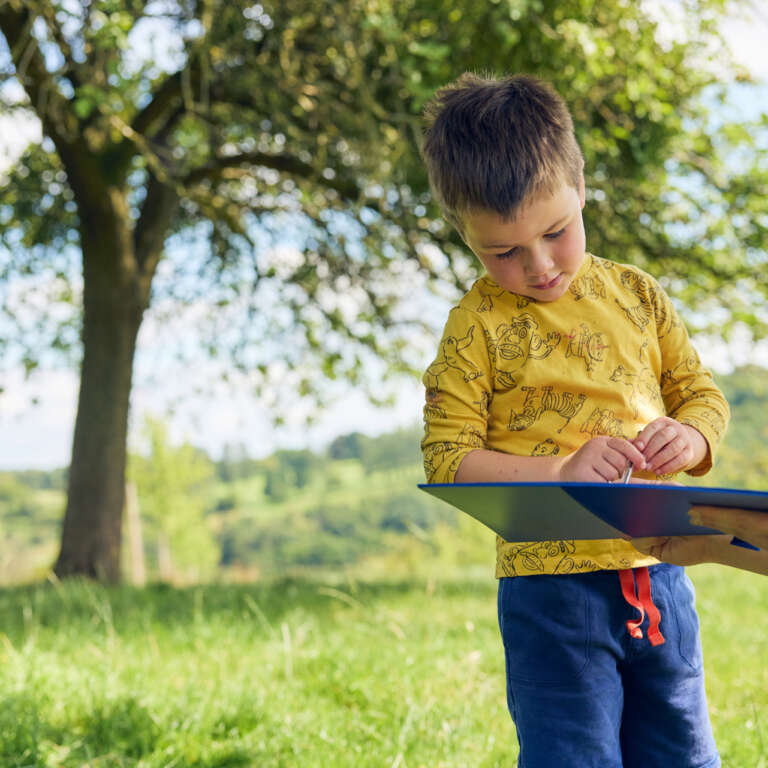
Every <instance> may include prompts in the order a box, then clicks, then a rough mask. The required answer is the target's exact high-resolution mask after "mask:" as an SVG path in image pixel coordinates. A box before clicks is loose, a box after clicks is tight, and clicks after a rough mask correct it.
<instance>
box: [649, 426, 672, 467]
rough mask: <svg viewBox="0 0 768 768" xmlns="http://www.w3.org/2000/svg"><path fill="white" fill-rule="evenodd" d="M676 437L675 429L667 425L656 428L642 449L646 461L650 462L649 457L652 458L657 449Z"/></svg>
mask: <svg viewBox="0 0 768 768" xmlns="http://www.w3.org/2000/svg"><path fill="white" fill-rule="evenodd" d="M678 437H679V435H678V433H677V430H676V429H675V428H674V427H672V426H669V425H663V426H662V427H660V428H659V429H658V430H656V432H654V434H653V435H652V436H651V437H650V438H649V440H648V441H647V442H646V444H645V449H644V450H643V456H645V460H646V462H648V464H650V463H651V459H653V458H654V457H655V456H656V454H657V453H659V451H661V450H662V449H663V448H664V447H665V446H667V445H669V443H671V442H672V441H673V440H675V439H677V438H678Z"/></svg>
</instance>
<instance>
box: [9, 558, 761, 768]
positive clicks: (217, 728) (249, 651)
mask: <svg viewBox="0 0 768 768" xmlns="http://www.w3.org/2000/svg"><path fill="white" fill-rule="evenodd" d="M689 573H690V574H691V577H692V579H693V580H694V583H695V584H696V587H697V593H698V605H699V612H700V616H701V622H702V638H703V644H704V652H705V659H706V669H707V688H708V692H709V701H710V710H711V716H712V720H713V724H714V728H715V734H716V737H717V740H718V745H719V748H720V751H721V754H722V757H723V765H724V766H726V767H727V768H766V767H767V766H768V718H767V717H766V715H767V714H768V588H766V587H767V585H768V583H767V582H766V581H765V579H764V578H761V577H758V576H753V575H750V574H745V573H742V572H738V571H734V570H730V569H726V568H722V567H719V566H697V567H695V568H691V569H689ZM0 688H1V689H2V698H1V699H0V765H2V766H3V767H4V768H5V767H7V768H11V767H13V768H21V767H22V766H24V768H43V766H45V768H53V767H54V766H55V767H56V768H65V767H67V768H70V767H71V768H74V767H75V766H77V767H78V768H80V767H82V766H89V767H92V768H97V767H98V768H107V767H109V768H117V766H139V767H141V768H161V767H162V768H184V767H185V766H196V767H199V768H224V766H232V767H234V766H259V767H263V768H277V767H278V766H279V767H280V768H283V767H284V768H294V767H295V766H301V767H302V768H303V767H304V766H306V767H307V768H314V767H315V766H317V767H320V766H323V767H324V768H328V767H329V766H330V767H333V768H336V767H337V766H338V767H339V768H342V767H344V766H355V768H365V767H367V766H370V767H371V768H373V767H374V766H376V768H379V767H380V766H386V768H417V767H420V766H424V767H425V768H427V767H428V768H436V767H438V766H442V767H445V768H448V767H451V768H459V767H464V766H471V767H472V768H491V766H511V765H514V761H515V757H516V753H517V748H516V740H515V735H514V729H513V726H512V723H511V721H510V719H509V716H508V714H507V711H506V705H505V696H504V682H503V654H502V653H501V646H500V641H499V637H498V628H497V624H496V615H495V581H494V580H493V578H492V577H491V566H490V564H489V567H488V569H487V571H485V572H482V573H479V572H477V571H470V572H464V573H462V572H461V571H460V570H457V569H455V568H454V569H450V570H448V571H446V572H445V573H443V574H440V573H433V574H432V575H429V576H424V577H421V576H419V577H412V578H394V577H392V578H389V579H387V578H385V577H377V578H376V579H375V580H363V579H354V580H353V579H351V578H348V579H343V580H340V579H339V577H338V576H337V578H336V579H331V578H330V577H329V576H328V575H326V576H325V577H321V576H318V577H316V578H303V579H282V580H278V581H272V582H260V583H253V584H223V583H220V584H207V585H200V586H190V587H186V588H180V587H171V586H167V585H160V584H158V585H151V586H148V587H146V588H143V589H138V588H134V587H127V586H124V587H112V588H108V587H101V586H97V585H94V584H91V583H87V582H77V581H75V582H67V583H64V584H61V583H57V582H56V581H55V580H52V581H51V582H49V583H43V584H37V585H28V586H19V587H13V588H6V589H3V590H2V591H0Z"/></svg>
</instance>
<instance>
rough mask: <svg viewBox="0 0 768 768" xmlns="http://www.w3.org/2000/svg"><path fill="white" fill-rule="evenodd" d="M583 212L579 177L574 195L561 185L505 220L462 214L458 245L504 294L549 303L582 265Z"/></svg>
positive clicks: (481, 213) (479, 213) (489, 213)
mask: <svg viewBox="0 0 768 768" xmlns="http://www.w3.org/2000/svg"><path fill="white" fill-rule="evenodd" d="M583 207H584V179H583V177H582V178H581V180H580V181H579V187H578V189H576V188H574V187H572V186H571V185H570V184H566V183H563V184H562V185H561V186H560V187H559V188H558V189H557V190H556V191H555V193H554V194H553V195H552V196H551V197H545V198H539V199H536V200H533V201H531V202H530V203H527V204H526V205H525V206H524V207H523V208H521V209H520V210H519V212H518V213H517V216H516V217H515V218H514V219H511V220H508V219H505V218H503V217H502V216H500V215H499V214H498V213H496V212H495V211H488V210H479V211H473V212H471V213H467V214H465V215H464V217H463V218H462V224H463V229H464V232H463V237H464V242H465V243H466V244H467V245H468V246H469V247H470V249H471V250H472V252H473V253H474V254H475V256H477V258H478V259H480V261H481V262H482V264H483V266H484V267H485V268H486V270H487V272H488V274H489V275H490V277H491V278H492V279H493V280H495V281H496V282H497V283H498V284H499V285H500V286H501V287H502V288H504V289H505V290H507V291H510V292H511V293H516V294H518V295H520V296H527V297H528V298H531V299H536V300H537V301H555V300H557V299H559V298H560V297H561V296H563V294H565V292H566V291H567V290H568V288H569V286H570V284H571V280H573V278H574V276H575V274H576V273H577V272H578V270H579V267H580V266H581V263H582V261H584V256H585V248H586V238H585V235H584V223H583V221H582V219H581V209H582V208H583Z"/></svg>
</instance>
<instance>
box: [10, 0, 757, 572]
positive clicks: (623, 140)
mask: <svg viewBox="0 0 768 768" xmlns="http://www.w3.org/2000/svg"><path fill="white" fill-rule="evenodd" d="M644 8H645V6H644V5H642V4H638V3H623V2H618V1H617V0H607V1H606V2H603V3H592V2H586V1H585V0H565V1H562V0H498V1H496V2H491V3H473V2H470V0H451V2H448V1H447V0H427V2H419V3H415V2H413V1H412V0H411V1H410V2H402V3H399V2H398V3H392V2H391V0H365V2H363V0H343V1H342V2H331V0H312V2H310V0H281V2H279V3H278V2H271V1H270V0H264V1H263V2H262V3H259V4H256V3H252V2H245V1H244V0H229V1H228V2H226V3H224V2H221V0H167V2H161V1H160V0H157V1H156V2H142V0H120V1H118V0H104V1H103V2H99V3H96V2H89V1H87V0H80V1H77V0H58V1H57V0H24V1H22V0H0V32H2V36H3V37H4V39H5V42H6V44H7V50H6V51H5V52H4V61H3V62H0V65H1V66H2V67H3V73H4V74H3V83H4V84H5V85H8V84H9V83H11V84H13V83H16V84H20V86H21V88H22V89H23V93H24V96H23V97H22V98H15V97H14V91H13V89H12V88H10V89H9V88H7V87H4V88H3V89H2V91H0V95H1V97H2V98H3V99H4V100H5V108H6V109H7V110H9V111H11V110H15V111H24V112H27V113H33V114H35V115H37V117H38V118H39V120H40V123H41V125H42V132H43V136H44V139H43V141H42V143H41V144H38V145H34V146H31V147H30V148H29V149H28V150H27V152H26V153H25V154H24V156H23V157H22V158H21V159H20V160H19V162H18V163H17V164H16V166H15V167H14V168H13V169H11V171H10V172H9V173H8V174H7V176H6V178H5V179H4V180H3V182H0V224H1V225H2V227H3V230H2V231H3V244H4V245H5V246H6V249H7V252H6V254H3V256H4V258H5V264H4V265H3V266H2V271H0V276H1V278H0V279H2V280H4V281H6V282H9V281H12V280H13V281H15V282H14V285H15V287H16V290H17V292H19V291H21V292H23V289H24V288H25V287H28V286H29V281H28V280H27V277H28V276H32V277H33V278H34V277H38V278H40V277H41V276H43V277H44V278H45V286H44V290H45V292H46V297H47V298H48V299H49V300H50V302H51V303H50V304H49V306H57V307H61V305H62V303H63V304H64V305H65V306H66V304H67V302H70V303H74V306H75V307H76V308H77V309H78V310H79V309H80V308H81V309H82V314H80V313H79V312H77V311H75V312H69V313H67V312H64V313H62V312H58V313H54V312H53V311H51V312H49V314H48V316H47V319H48V320H50V321H51V322H50V323H49V324H47V325H44V326H43V328H44V330H38V331H37V332H35V333H17V334H16V336H15V338H14V341H13V347H8V349H9V350H10V349H13V350H15V352H14V354H15V355H16V357H15V358H13V359H17V360H18V361H19V363H20V364H23V365H25V366H26V367H27V369H29V370H32V369H33V368H34V367H35V365H36V364H37V363H38V362H39V359H40V357H41V356H42V357H43V358H46V357H47V356H48V354H49V352H50V351H51V350H53V351H56V350H67V349H70V350H74V351H75V353H76V354H77V353H79V354H80V355H81V387H80V396H79V403H78V412H77V419H76V424H75V434H74V441H73V451H72V461H71V466H70V471H69V486H68V501H67V509H66V513H65V518H64V526H63V532H62V546H61V552H60V555H59V558H58V561H57V564H56V572H57V573H58V574H59V575H60V576H65V575H68V574H72V573H83V574H87V575H90V576H95V577H99V578H104V579H107V580H115V579H117V578H118V574H119V563H118V558H119V551H120V523H121V505H122V500H123V482H124V468H125V437H126V430H127V426H126V425H127V414H128V407H129V402H130V392H131V381H132V375H133V360H134V352H135V348H136V339H137V334H138V330H139V328H140V326H141V322H142V319H143V317H144V314H145V312H146V310H147V308H148V307H149V305H150V299H151V298H153V296H154V297H155V298H156V296H155V289H154V288H153V281H154V280H155V276H156V273H157V270H158V264H159V263H160V262H161V259H162V258H163V257H164V256H167V254H168V253H169V249H168V244H169V242H174V238H176V242H178V238H183V237H187V238H189V239H195V238H197V239H200V238H201V237H205V238H206V239H207V242H208V245H209V249H208V253H209V255H210V259H209V260H207V261H205V262H204V263H202V264H201V265H200V275H199V278H200V279H199V280H195V281H191V280H189V279H185V280H181V279H180V280H179V281H178V285H177V286H173V291H174V292H175V293H176V294H177V297H178V294H181V299H183V300H186V301H192V300H194V299H196V298H201V297H205V296H207V295H208V294H210V293H212V292H213V293H214V294H215V296H214V297H213V298H211V299H210V300H211V303H212V304H214V305H216V304H222V305H226V304H227V303H230V302H233V301H241V302H242V303H243V305H244V307H245V310H246V312H245V316H246V317H247V318H248V321H249V322H248V323H247V324H246V325H245V327H246V328H247V329H248V330H246V332H245V334H244V335H243V336H241V337H240V338H238V339H233V338H232V337H231V334H230V333H229V331H230V330H231V329H229V328H226V327H225V328H223V329H222V328H221V327H220V326H219V325H217V324H216V322H215V319H214V321H213V322H212V323H211V326H210V327H211V329H213V330H211V331H209V338H208V339H204V341H203V342H202V346H203V347H204V348H208V347H210V348H211V349H212V350H213V351H215V350H216V349H221V348H226V350H227V351H228V353H231V355H232V359H233V361H234V364H235V365H236V366H238V367H239V368H241V369H242V370H245V371H248V372H249V373H250V374H251V375H252V376H253V379H254V383H255V385H256V386H257V387H258V386H259V385H263V388H265V389H269V387H268V386H267V385H269V384H270V376H271V375H272V374H275V372H276V373H277V374H278V375H282V371H283V368H284V369H287V370H289V371H290V370H293V371H294V373H295V374H296V376H297V391H298V395H300V396H301V395H311V394H312V393H313V392H317V387H316V382H317V381H318V380H319V377H318V376H317V371H318V370H319V371H321V372H322V373H323V374H324V376H326V377H339V376H346V377H348V378H350V379H351V380H352V381H354V382H360V381H361V380H362V379H364V376H363V375H362V361H363V359H364V357H365V350H366V349H368V350H371V351H372V352H373V354H374V355H376V356H377V357H379V358H382V359H385V360H387V361H388V362H389V366H390V368H389V370H395V371H397V370H404V369H407V368H408V365H409V363H411V362H412V361H413V353H412V352H411V353H409V348H411V347H412V343H411V342H410V341H409V340H408V337H407V336H405V335H404V334H403V333H401V332H400V331H401V330H402V326H403V325H408V326H413V325H418V323H419V322H420V321H421V318H420V317H419V316H418V313H414V312H413V311H411V313H410V315H407V314H404V313H403V311H402V308H401V307H399V306H398V299H399V298H400V297H401V296H402V295H408V293H409V292H411V291H412V290H413V283H414V280H415V278H416V276H418V274H424V275H427V277H428V278H429V280H430V281H431V282H439V281H446V280H447V281H448V282H449V283H451V284H453V285H455V286H461V285H465V284H466V282H467V281H468V280H470V279H471V278H472V277H473V276H474V274H475V271H474V267H473V266H472V264H471V262H470V261H469V260H468V258H467V254H466V251H464V250H463V249H462V248H461V247H460V243H459V242H458V240H457V239H456V237H455V236H454V235H452V234H451V233H450V231H449V230H448V228H447V226H446V225H445V224H444V223H443V222H442V221H441V219H440V218H439V214H438V212H437V210H436V208H435V206H434V204H433V203H432V202H431V199H430V196H429V193H428V190H427V184H426V179H425V175H424V171H423V169H422V166H421V163H420V161H419V158H418V151H417V145H418V135H419V120H418V115H419V112H420V110H421V107H422V106H423V104H424V101H425V100H426V99H427V98H428V97H429V96H430V95H431V94H432V93H433V91H434V89H435V87H436V86H438V85H440V84H442V83H444V82H446V81H447V80H450V79H452V78H454V77H455V76H456V75H457V74H458V73H460V72H461V71H463V70H465V69H476V70H477V69H480V70H491V71H510V70H516V71H523V70H526V71H535V72H537V73H538V74H540V75H542V76H544V77H548V78H550V79H551V80H552V81H553V82H554V84H555V85H556V86H557V87H558V88H559V89H560V90H561V92H563V93H564V94H565V95H566V97H567V98H568V101H569V103H570V104H571V106H572V110H573V113H574V117H575V119H576V123H577V125H578V131H579V138H580V140H581V142H582V145H583V149H584V154H585V157H586V162H587V185H588V188H589V191H590V202H589V205H588V208H587V211H586V219H587V221H586V224H587V227H588V231H590V241H589V242H590V247H591V249H592V250H594V251H596V252H598V253H601V254H603V255H607V256H615V257H616V258H619V259H621V260H627V261H634V262H636V263H638V264H640V265H641V266H646V267H651V269H652V271H654V272H656V273H659V274H664V275H667V276H668V281H667V282H668V284H669V286H670V287H671V288H672V289H673V292H674V293H676V294H677V295H678V296H679V297H680V298H681V299H682V300H684V301H687V302H688V303H689V305H690V306H696V305H697V304H698V303H700V302H701V301H703V300H704V298H705V297H706V299H707V301H710V302H712V301H714V304H716V305H717V304H718V303H719V306H722V307H723V308H724V309H725V310H726V314H725V317H726V319H727V320H728V321H733V320H746V321H749V322H751V323H753V324H755V327H756V328H757V329H758V331H760V330H761V326H759V324H758V319H759V318H760V317H761V315H760V310H761V307H764V306H765V297H766V290H768V287H767V286H768V281H764V280H758V279H757V278H756V273H757V272H758V271H759V270H764V268H765V261H766V256H765V245H766V238H767V235H766V227H767V226H768V222H766V220H765V217H764V216H763V217H761V215H760V213H759V212H760V211H761V210H762V209H761V208H760V207H759V206H760V205H762V201H763V200H764V199H765V194H766V191H767V190H768V182H767V181H766V176H767V175H768V174H767V173H766V168H765V164H764V163H763V162H762V161H760V162H757V161H755V162H753V159H754V157H755V155H756V152H757V149H756V147H755V132H754V130H753V129H751V128H750V127H749V126H745V125H742V124H738V125H723V126H721V127H719V128H718V129H717V130H716V131H715V130H714V129H712V127H711V126H710V125H709V124H708V115H709V110H708V108H707V106H706V103H705V101H703V100H702V98H701V96H702V94H705V95H707V97H708V98H709V100H710V101H711V100H712V99H715V98H717V95H718V93H717V89H716V88H714V82H715V76H714V75H713V74H711V73H710V71H709V70H708V68H707V67H706V66H703V64H704V63H706V62H707V61H709V60H712V59H713V58H714V57H720V58H722V57H723V55H724V54H722V52H721V51H720V52H718V50H717V42H718V37H717V31H716V25H717V21H718V19H719V18H721V17H722V16H723V14H725V13H727V11H728V8H729V3H728V2H726V0H691V2H688V3H685V4H681V8H682V12H684V13H685V14H687V16H686V22H687V24H688V28H689V29H690V39H689V40H686V41H662V42H660V41H659V36H658V34H657V32H658V30H657V25H656V23H655V22H654V21H653V20H652V19H651V18H649V17H648V16H647V15H645V11H644ZM158 30H161V34H159V35H158V36H157V42H156V45H155V49H152V50H151V51H150V52H149V53H145V55H143V56H142V55H138V54H137V49H138V48H140V47H141V46H144V50H145V51H146V49H147V46H148V41H151V39H152V36H153V34H154V33H156V32H157V31H158ZM0 55H3V54H2V52H0ZM156 61H165V62H166V63H165V64H163V65H160V64H157V63H156ZM707 89H709V90H707ZM734 148H736V149H739V150H740V152H741V154H739V155H736V157H737V158H738V163H734V162H733V158H734V154H733V153H734V152H735V151H736V149H734ZM744 158H746V159H744ZM287 230H290V231H289V232H288V233H287V234H286V231H287ZM264 233H266V234H267V235H268V236H272V237H274V238H277V236H278V235H279V234H281V233H282V234H283V236H284V237H286V236H288V235H290V237H291V238H292V241H293V242H292V250H291V251H290V253H289V254H287V255H286V254H283V256H285V257H284V258H278V257H274V255H273V258H272V260H270V258H268V257H267V256H266V255H265V254H264V253H263V251H264V249H263V248H259V247H257V245H258V242H261V241H259V237H260V236H261V235H263V234H264ZM435 246H436V247H435ZM73 254H76V255H77V258H78V259H80V263H81V275H82V278H81V281H80V280H78V279H77V278H76V277H75V279H73V265H72V261H71V259H72V258H73ZM246 265H250V266H249V267H248V269H246ZM398 276H399V277H400V278H401V279H400V280H399V281H398V280H397V277H398ZM184 277H185V278H189V275H188V274H185V275H184ZM190 283H191V284H192V287H191V288H190V287H189V286H190ZM80 286H81V287H80ZM213 286H218V289H217V290H218V293H217V292H216V290H214V288H213ZM32 287H33V288H35V289H40V282H39V280H38V281H37V282H35V280H34V279H33V280H32ZM262 289H263V290H264V291H266V293H263V292H262ZM80 292H81V294H82V295H80ZM745 296H746V297H749V302H750V304H747V301H745ZM265 297H269V299H266V298H265ZM711 297H714V300H712V298H711ZM19 301H22V299H19ZM267 301H270V303H271V304H273V305H276V306H278V307H279V308H280V310H281V311H279V312H275V313H272V314H270V313H269V312H268V311H267V309H266V307H265V304H266V302H267ZM14 306H15V305H14V304H13V302H12V301H10V300H9V301H8V302H6V303H5V309H6V314H7V317H6V322H8V323H15V324H16V325H17V326H18V327H20V328H21V329H22V330H24V322H26V320H25V318H26V317H27V313H24V312H17V311H15V310H14ZM755 307H757V309H755ZM726 325H727V323H726V322H724V323H723V325H722V327H726ZM249 333H250V335H249ZM265 340H266V341H265ZM42 346H44V347H45V348H46V351H45V353H44V354H42V355H41V353H40V349H41V347H42ZM277 358H279V359H280V360H281V361H282V364H283V368H279V369H275V366H273V365H272V362H273V360H274V359H277ZM6 359H12V358H10V357H8V356H6ZM282 394H283V390H282V389H281V390H278V397H280V396H282Z"/></svg>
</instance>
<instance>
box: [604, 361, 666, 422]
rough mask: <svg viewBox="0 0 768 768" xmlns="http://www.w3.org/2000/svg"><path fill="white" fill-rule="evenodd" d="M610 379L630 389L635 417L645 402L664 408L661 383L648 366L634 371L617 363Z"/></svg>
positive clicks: (630, 398) (630, 400)
mask: <svg viewBox="0 0 768 768" xmlns="http://www.w3.org/2000/svg"><path fill="white" fill-rule="evenodd" d="M610 380H611V381H618V382H621V383H622V384H623V385H624V386H625V387H627V388H628V389H629V404H630V406H631V407H632V415H633V416H634V417H635V418H637V415H638V414H639V413H640V406H641V405H642V404H643V403H650V404H651V405H653V406H654V407H655V408H657V409H658V408H660V409H663V408H664V401H663V400H662V399H661V392H660V391H659V385H658V384H657V383H656V379H655V378H653V374H652V373H651V372H650V371H649V370H648V369H647V368H643V369H642V370H641V372H640V373H632V371H628V370H627V369H626V368H625V367H624V366H623V365H617V366H616V367H615V368H614V369H613V373H612V374H611V375H610Z"/></svg>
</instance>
